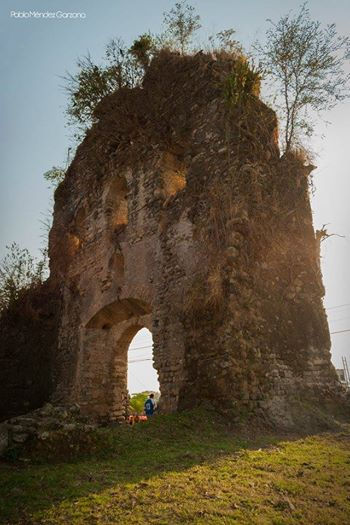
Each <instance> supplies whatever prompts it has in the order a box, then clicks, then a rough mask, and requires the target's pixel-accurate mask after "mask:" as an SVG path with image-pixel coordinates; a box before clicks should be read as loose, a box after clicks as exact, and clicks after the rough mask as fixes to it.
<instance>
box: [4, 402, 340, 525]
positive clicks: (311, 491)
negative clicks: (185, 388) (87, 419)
mask: <svg viewBox="0 0 350 525" xmlns="http://www.w3.org/2000/svg"><path fill="white" fill-rule="evenodd" d="M256 434H261V432H259V433H258V432H257V433H256ZM349 445H350V429H349V428H348V427H345V430H343V431H342V432H338V433H337V434H335V433H334V434H332V433H328V434H318V435H314V436H308V437H303V438H300V437H299V438H297V437H295V436H289V437H287V436H276V435H275V436H273V435H271V434H267V433H265V434H264V435H259V436H257V435H255V433H253V432H249V433H248V432H245V433H240V434H237V432H236V433H234V432H233V431H232V430H230V429H229V428H228V427H227V426H226V425H225V424H224V422H223V420H221V419H220V418H219V417H215V416H214V415H213V414H212V413H211V412H203V411H195V412H190V413H183V414H179V415H173V416H157V417H154V418H153V420H152V421H150V422H149V423H145V424H141V423H140V424H138V425H136V426H135V427H128V426H125V427H122V428H121V427H118V428H113V429H101V430H99V431H98V432H97V433H96V436H95V440H94V441H93V445H91V452H90V453H88V452H86V450H85V452H84V453H83V454H82V455H81V456H80V457H79V458H76V459H74V460H72V459H71V460H63V459H62V456H61V458H60V457H58V458H57V457H56V458H54V457H51V456H50V454H51V453H46V452H45V449H42V450H41V451H40V452H38V450H36V451H32V452H31V453H27V456H28V457H24V458H22V460H21V461H18V462H16V463H13V464H10V463H7V464H6V463H2V464H0V509H1V510H0V523H1V525H4V524H14V523H21V524H26V525H27V524H28V525H29V524H51V525H56V524H57V525H61V524H62V525H63V524H64V525H78V524H89V525H90V524H96V525H97V524H98V525H105V524H111V523H115V524H118V525H123V524H128V525H129V524H130V525H133V524H143V525H149V524H164V525H168V524H169V525H175V524H184V523H193V524H198V525H199V524H203V525H204V524H205V525H207V524H217V525H222V524H231V523H237V524H272V525H282V524H283V525H287V524H288V525H289V524H295V523H299V524H303V525H304V524H307V525H309V524H317V525H321V524H327V525H328V524H341V525H346V524H348V523H350V446H349ZM49 458H50V459H49ZM25 460H26V461H25Z"/></svg>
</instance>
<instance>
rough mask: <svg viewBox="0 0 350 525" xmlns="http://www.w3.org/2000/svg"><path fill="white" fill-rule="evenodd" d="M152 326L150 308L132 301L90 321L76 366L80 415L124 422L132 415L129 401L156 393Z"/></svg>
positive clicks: (110, 307) (115, 304) (113, 306)
mask: <svg viewBox="0 0 350 525" xmlns="http://www.w3.org/2000/svg"><path fill="white" fill-rule="evenodd" d="M151 326H152V313H151V306H150V305H149V304H147V303H146V302H144V301H142V300H140V299H135V298H132V297H130V298H125V299H122V300H119V301H114V302H112V303H109V304H107V305H105V306H104V307H103V308H101V309H100V310H98V311H97V313H95V315H93V316H92V317H91V318H90V320H89V321H88V322H87V323H86V325H85V327H84V328H83V332H82V338H81V350H82V351H81V358H80V361H79V366H78V371H79V373H78V385H79V392H80V394H79V398H80V399H79V402H80V405H81V408H82V410H83V411H85V412H86V413H89V414H90V415H95V416H96V418H98V419H103V420H104V419H106V420H114V421H124V420H125V416H126V415H127V414H128V413H130V412H131V410H130V408H129V400H130V397H129V396H130V395H132V394H136V393H141V392H146V393H147V394H148V393H149V392H158V391H159V384H158V376H157V372H156V371H155V370H154V369H153V341H152V334H151V332H150V331H149V329H150V328H151ZM157 397H158V396H157ZM142 408H143V403H142V407H141V412H142Z"/></svg>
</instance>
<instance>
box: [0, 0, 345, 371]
mask: <svg viewBox="0 0 350 525" xmlns="http://www.w3.org/2000/svg"><path fill="white" fill-rule="evenodd" d="M173 3H174V2H173V1H168V0H162V1H160V0H151V1H149V2H146V1H145V0H133V1H132V2H131V1H128V2H127V1H124V0H98V1H97V0H69V1H68V0H11V1H10V0H2V2H1V6H0V38H1V49H2V50H3V51H2V53H1V57H0V70H1V78H2V82H1V87H0V90H1V91H0V116H1V127H0V159H1V171H0V177H1V180H0V184H1V186H0V187H1V192H0V224H1V228H0V257H1V256H2V255H3V254H4V252H5V246H6V244H9V243H11V242H12V241H16V242H18V243H19V244H20V245H22V246H23V247H27V248H28V249H29V250H30V251H31V252H33V253H37V252H38V249H39V246H40V243H41V242H42V240H41V237H40V236H41V234H42V231H41V225H40V218H41V217H42V215H41V214H42V213H45V212H46V211H47V210H48V209H49V208H50V194H51V192H50V190H49V189H48V188H47V183H46V182H45V181H44V179H43V177H42V174H43V173H44V172H45V171H46V170H48V169H49V168H50V167H51V166H53V165H58V164H62V163H63V162H64V159H65V157H66V152H67V148H68V146H69V144H70V139H69V136H70V132H69V129H67V127H66V118H65V115H64V110H65V107H66V96H65V93H64V90H63V88H62V84H63V81H62V79H61V78H60V77H61V76H62V75H64V74H65V72H66V71H71V72H72V71H74V69H75V63H76V59H77V57H78V56H81V55H84V54H86V53H87V51H90V53H91V55H92V56H93V57H94V58H95V59H96V60H98V59H99V58H100V57H101V56H102V53H103V49H104V45H105V43H106V42H107V41H108V39H109V38H111V37H113V36H120V37H122V38H123V39H124V40H125V41H126V42H127V43H129V42H130V41H131V40H132V39H133V38H134V37H136V36H137V35H139V34H140V33H142V32H144V31H145V30H148V29H150V30H151V31H153V32H159V31H160V30H161V21H162V13H163V11H167V10H169V9H170V8H171V6H172V5H173ZM299 4H300V2H296V1H293V0H284V1H283V2H281V1H280V0H279V1H277V0H246V1H245V2H243V1H242V0H215V1H214V0H200V1H193V2H192V5H194V6H195V7H196V8H197V11H198V12H199V14H200V15H201V21H202V25H203V28H202V30H201V32H200V36H199V40H200V41H204V40H205V39H206V38H207V37H208V36H209V35H210V34H212V33H214V32H217V31H219V30H221V29H225V28H228V27H233V28H235V29H236V31H237V38H238V39H239V40H240V41H241V42H242V43H243V44H244V46H246V47H249V45H250V44H251V42H252V41H253V40H254V39H255V38H257V37H258V38H259V37H260V38H263V35H264V32H265V28H266V19H267V18H272V19H274V20H276V19H278V18H279V16H280V15H282V14H285V13H286V12H287V11H288V10H289V9H296V8H298V6H299ZM309 7H310V10H311V15H312V17H313V18H315V19H318V20H320V21H321V22H323V23H331V22H335V23H336V25H337V29H338V31H339V33H341V34H345V35H346V34H348V33H349V29H348V21H349V18H350V2H349V1H348V0H335V1H333V2H329V1H325V0H318V1H315V0H311V1H310V2H309ZM23 10H25V11H28V10H34V11H46V10H50V11H57V10H60V11H63V12H65V11H68V12H72V11H74V12H83V13H85V14H86V18H84V19H77V20H47V19H46V20H42V19H16V18H11V17H10V12H11V11H23ZM326 118H327V120H329V121H330V122H331V123H332V124H331V125H329V126H325V125H324V124H322V123H320V124H319V126H318V129H317V135H318V137H316V138H315V139H314V141H313V146H314V149H315V150H316V151H317V152H318V154H319V156H318V158H317V159H316V164H317V165H318V169H317V171H316V172H315V186H316V193H315V196H314V197H313V199H312V206H313V211H314V223H315V227H320V226H322V224H325V223H329V226H328V228H329V231H331V232H334V233H338V234H341V235H345V239H343V238H340V237H332V238H331V239H329V240H328V241H326V242H325V243H324V245H323V249H322V255H323V258H322V268H323V273H324V281H325V285H326V290H327V294H326V299H325V304H326V306H327V307H331V308H332V307H334V306H338V305H343V304H349V303H350V277H349V271H348V268H349V267H350V219H349V204H348V201H349V173H348V172H349V168H348V166H349V159H348V147H349V146H348V137H349V122H350V104H349V103H347V104H343V105H341V106H339V107H338V108H336V109H335V110H333V111H331V112H329V114H327V115H326ZM322 133H324V134H325V138H324V139H323V140H321V139H320V138H319V136H320V135H321V134H322ZM328 313H329V319H330V327H331V331H339V330H344V329H347V328H349V327H350V305H349V306H347V307H340V308H332V309H330V310H328ZM145 337H146V336H145ZM145 341H146V339H145ZM349 343H350V332H347V333H343V334H334V335H333V359H334V362H335V364H336V365H340V357H341V355H346V356H347V357H348V360H349V361H350V348H349V346H350V345H349ZM138 344H140V342H139V343H138Z"/></svg>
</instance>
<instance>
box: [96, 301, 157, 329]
mask: <svg viewBox="0 0 350 525" xmlns="http://www.w3.org/2000/svg"><path fill="white" fill-rule="evenodd" d="M149 313H151V308H150V306H149V305H148V304H147V303H145V302H143V301H140V300H139V299H132V298H128V299H121V300H120V301H113V302H112V303H110V304H107V305H106V306H104V307H103V308H101V310H99V311H98V312H97V313H96V314H95V315H94V316H93V317H92V318H91V319H90V321H89V322H88V323H87V324H86V328H103V329H108V328H111V327H112V326H113V325H117V324H118V323H121V322H122V321H127V320H128V319H131V318H132V317H140V316H142V315H146V314H149Z"/></svg>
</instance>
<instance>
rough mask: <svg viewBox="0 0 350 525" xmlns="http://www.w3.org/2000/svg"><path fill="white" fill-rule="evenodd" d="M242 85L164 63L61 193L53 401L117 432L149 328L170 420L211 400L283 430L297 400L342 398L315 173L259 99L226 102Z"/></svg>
mask: <svg viewBox="0 0 350 525" xmlns="http://www.w3.org/2000/svg"><path fill="white" fill-rule="evenodd" d="M234 74H235V63H234V61H232V60H229V59H227V58H226V59H225V58H218V59H215V60H214V59H213V58H212V57H211V56H207V55H205V54H203V55H196V56H187V57H180V56H178V55H171V54H161V55H160V56H159V57H158V58H156V59H155V60H154V61H153V62H152V65H151V67H150V68H149V70H148V72H147V74H146V77H145V80H144V85H143V88H142V89H134V90H127V89H125V90H120V91H119V92H116V93H115V94H113V95H111V96H109V97H107V98H106V99H105V100H103V101H102V102H101V104H100V105H99V106H98V108H97V110H96V121H97V122H96V124H95V125H94V126H93V127H92V129H91V130H90V131H89V132H88V133H87V136H86V138H85V140H84V142H83V143H82V144H81V145H80V146H79V148H78V150H77V154H76V157H75V159H74V161H73V163H72V165H71V166H70V168H69V170H68V173H67V175H66V178H65V180H64V182H63V183H62V184H61V185H60V186H59V187H58V189H57V190H56V193H55V210H54V222H53V227H52V230H51V232H50V246H49V255H50V268H51V276H50V286H51V288H52V289H53V290H56V291H59V295H60V297H61V303H60V304H61V309H60V311H59V323H58V324H59V330H58V337H57V341H56V343H57V347H56V346H55V348H56V350H55V353H54V357H55V359H54V365H53V371H54V373H53V377H54V382H55V384H57V387H56V389H55V393H54V396H53V398H52V399H53V402H54V403H61V404H62V405H64V406H65V407H66V406H69V405H71V404H72V403H78V404H79V406H80V407H81V411H82V413H83V414H86V415H88V416H89V417H93V418H96V419H97V420H112V421H113V420H114V421H119V420H122V419H123V418H124V414H125V410H126V405H127V400H128V392H127V351H128V346H129V344H130V342H131V340H132V338H133V337H134V335H135V334H136V333H137V331H138V330H139V329H141V328H143V327H147V328H149V329H150V330H151V331H152V334H153V341H154V366H155V368H156V370H157V372H158V376H159V382H160V389H161V408H162V410H163V411H165V412H170V411H176V410H178V409H182V408H186V407H193V406H195V405H198V404H200V403H203V402H207V401H208V400H209V401H210V402H212V403H214V404H217V405H218V406H220V407H221V408H232V409H234V410H237V412H238V413H240V412H251V411H254V410H258V411H260V412H261V411H265V413H267V412H268V414H269V416H270V417H272V418H274V419H275V420H276V421H281V419H284V420H288V419H290V418H291V415H290V414H289V408H288V407H289V402H290V400H291V399H295V398H296V397H298V396H299V397H302V398H313V399H315V398H316V399H323V398H325V397H331V396H337V395H338V394H339V392H340V390H339V388H340V387H339V383H338V381H337V377H336V374H335V371H334V369H333V367H332V365H331V361H330V338H329V331H328V324H327V318H326V315H325V311H324V308H323V305H322V296H323V294H324V288H323V285H322V279H321V273H320V266H319V246H318V243H317V239H316V237H315V233H314V230H313V225H312V214H311V209H310V202H309V194H308V182H307V179H306V177H305V166H303V162H302V161H301V160H300V159H298V158H297V157H296V156H293V155H291V156H289V157H288V158H286V157H284V158H280V155H279V151H278V146H277V143H276V136H277V122H276V117H275V115H274V113H273V112H272V111H271V110H270V109H269V108H267V107H266V106H265V105H264V104H263V103H262V102H261V101H260V100H259V99H258V98H257V97H255V96H254V95H253V94H251V95H250V96H248V97H247V99H246V101H244V102H242V103H241V104H240V105H238V106H237V105H236V106H234V107H232V104H231V105H230V104H228V103H227V102H228V101H227V100H225V98H224V95H223V92H224V90H223V86H224V85H225V82H226V81H227V77H228V76H229V75H234ZM52 410H53V412H55V409H54V408H52ZM52 410H51V408H50V407H46V409H45V411H47V413H46V416H47V417H51V415H52V414H51V412H52ZM64 410H66V409H64ZM52 417H55V416H52ZM63 419H64V418H63ZM66 423H67V422H66Z"/></svg>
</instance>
